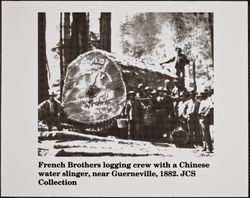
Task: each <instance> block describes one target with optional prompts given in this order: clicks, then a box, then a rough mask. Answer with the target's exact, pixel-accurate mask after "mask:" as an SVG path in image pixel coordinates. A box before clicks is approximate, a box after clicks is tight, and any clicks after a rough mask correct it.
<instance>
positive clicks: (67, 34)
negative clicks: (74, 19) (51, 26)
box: [63, 13, 71, 75]
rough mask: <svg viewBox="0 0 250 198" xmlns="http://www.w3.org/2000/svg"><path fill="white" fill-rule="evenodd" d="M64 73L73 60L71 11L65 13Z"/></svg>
mask: <svg viewBox="0 0 250 198" xmlns="http://www.w3.org/2000/svg"><path fill="white" fill-rule="evenodd" d="M63 30H64V48H63V51H64V53H63V54H64V75H65V74H66V71H67V67H68V65H69V63H70V62H71V59H70V52H71V48H70V13H64V28H63Z"/></svg>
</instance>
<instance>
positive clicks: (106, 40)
mask: <svg viewBox="0 0 250 198" xmlns="http://www.w3.org/2000/svg"><path fill="white" fill-rule="evenodd" d="M100 49H103V50H105V51H108V52H111V13H103V12H102V13H101V18H100Z"/></svg>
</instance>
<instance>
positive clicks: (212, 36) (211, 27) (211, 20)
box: [208, 13, 214, 61]
mask: <svg viewBox="0 0 250 198" xmlns="http://www.w3.org/2000/svg"><path fill="white" fill-rule="evenodd" d="M208 16H209V23H210V34H211V46H212V60H213V61H214V20H213V13H208Z"/></svg>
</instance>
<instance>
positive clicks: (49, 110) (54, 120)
mask: <svg viewBox="0 0 250 198" xmlns="http://www.w3.org/2000/svg"><path fill="white" fill-rule="evenodd" d="M49 96H50V98H49V99H48V100H45V101H44V102H42V103H41V104H40V105H39V106H38V112H39V113H42V114H43V116H42V117H43V119H44V120H45V122H46V124H47V126H48V130H49V131H51V130H52V126H53V125H54V126H56V127H57V129H58V130H59V131H61V130H62V126H61V123H60V114H61V113H63V106H62V105H61V104H60V102H59V101H58V100H56V99H55V96H56V94H55V93H54V92H52V93H50V94H49Z"/></svg>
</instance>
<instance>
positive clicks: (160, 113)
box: [156, 87, 174, 137]
mask: <svg viewBox="0 0 250 198" xmlns="http://www.w3.org/2000/svg"><path fill="white" fill-rule="evenodd" d="M157 91H158V93H159V96H158V98H157V100H158V107H157V110H156V112H157V118H158V119H157V122H158V128H159V131H160V135H161V137H162V136H163V134H164V133H167V137H169V136H170V132H171V131H172V129H173V126H172V124H173V118H174V107H173V102H172V99H171V97H170V96H169V95H168V94H167V92H166V91H165V90H164V88H163V87H158V89H157Z"/></svg>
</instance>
